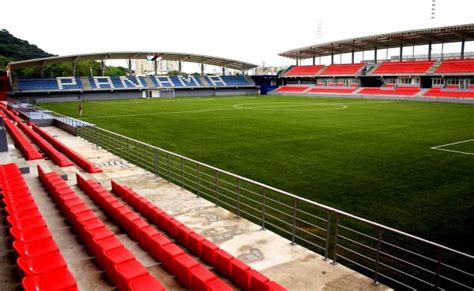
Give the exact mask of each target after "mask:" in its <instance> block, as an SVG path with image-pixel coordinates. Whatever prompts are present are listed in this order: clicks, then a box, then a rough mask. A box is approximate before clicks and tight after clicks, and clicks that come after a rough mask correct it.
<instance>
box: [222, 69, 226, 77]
mask: <svg viewBox="0 0 474 291" xmlns="http://www.w3.org/2000/svg"><path fill="white" fill-rule="evenodd" d="M222 76H225V68H224V67H222Z"/></svg>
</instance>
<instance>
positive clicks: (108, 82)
mask: <svg viewBox="0 0 474 291" xmlns="http://www.w3.org/2000/svg"><path fill="white" fill-rule="evenodd" d="M205 79H206V81H207V83H208V84H209V86H211V87H239V86H254V83H253V82H251V81H249V79H247V78H246V77H245V76H207V77H205ZM87 80H88V82H89V84H90V88H91V90H107V89H109V90H110V89H133V88H137V89H141V88H150V87H149V86H148V84H153V86H152V87H151V88H187V87H203V86H204V85H203V82H202V81H201V79H200V78H199V77H194V76H189V77H184V76H146V77H144V76H140V77H136V76H120V77H119V76H113V77H108V76H97V77H87ZM147 81H149V82H147ZM84 89H86V88H85V86H84V85H83V82H82V81H81V79H80V78H74V77H57V78H41V79H23V78H20V79H18V86H17V90H18V91H57V90H66V91H67V90H76V91H78V90H84Z"/></svg>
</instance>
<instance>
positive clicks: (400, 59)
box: [399, 43, 403, 62]
mask: <svg viewBox="0 0 474 291" xmlns="http://www.w3.org/2000/svg"><path fill="white" fill-rule="evenodd" d="M399 61H400V62H401V61H403V44H402V43H401V44H400V58H399Z"/></svg>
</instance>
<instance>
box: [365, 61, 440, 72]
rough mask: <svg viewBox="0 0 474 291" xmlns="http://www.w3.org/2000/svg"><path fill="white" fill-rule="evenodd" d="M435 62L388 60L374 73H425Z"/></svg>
mask: <svg viewBox="0 0 474 291" xmlns="http://www.w3.org/2000/svg"><path fill="white" fill-rule="evenodd" d="M433 64H434V61H411V62H409V61H407V62H391V61H386V62H384V63H382V64H380V65H379V66H378V67H376V68H375V70H374V71H373V72H372V75H404V74H425V73H426V72H427V71H428V70H429V69H430V68H431V66H432V65H433Z"/></svg>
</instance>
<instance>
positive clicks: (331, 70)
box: [320, 64, 364, 76]
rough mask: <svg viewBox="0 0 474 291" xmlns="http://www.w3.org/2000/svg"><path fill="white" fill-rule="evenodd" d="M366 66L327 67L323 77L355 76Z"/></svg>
mask: <svg viewBox="0 0 474 291" xmlns="http://www.w3.org/2000/svg"><path fill="white" fill-rule="evenodd" d="M363 67H364V64H333V65H330V66H328V67H326V68H325V69H324V70H323V71H322V72H321V73H320V75H321V76H337V75H339V76H355V75H357V73H358V72H359V71H360V70H362V68H363Z"/></svg>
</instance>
